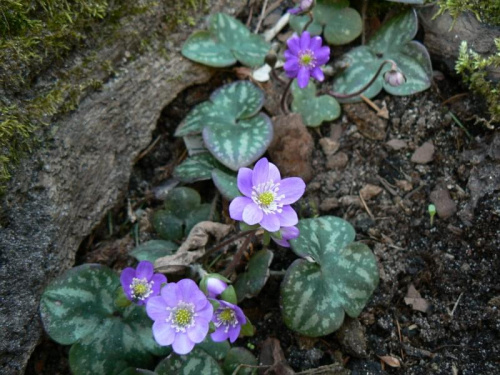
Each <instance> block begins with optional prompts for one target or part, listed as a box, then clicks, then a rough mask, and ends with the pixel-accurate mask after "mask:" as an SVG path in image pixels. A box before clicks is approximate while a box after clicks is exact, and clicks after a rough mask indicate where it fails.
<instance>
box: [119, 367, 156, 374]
mask: <svg viewBox="0 0 500 375" xmlns="http://www.w3.org/2000/svg"><path fill="white" fill-rule="evenodd" d="M120 375H156V373H155V372H153V371H149V370H144V369H142V368H135V367H129V368H127V369H125V370H124V371H122V372H120Z"/></svg>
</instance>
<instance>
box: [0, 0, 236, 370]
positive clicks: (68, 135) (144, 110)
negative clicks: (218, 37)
mask: <svg viewBox="0 0 500 375" xmlns="http://www.w3.org/2000/svg"><path fill="white" fill-rule="evenodd" d="M174 5H175V4H170V5H165V6H163V7H162V8H161V9H162V11H163V12H167V13H168V12H171V13H170V14H172V12H173V10H172V9H173V7H174ZM209 5H210V7H209V9H210V10H211V11H212V12H216V11H220V10H221V9H224V11H225V12H227V13H233V14H234V13H235V12H236V11H238V10H240V9H242V7H243V6H244V5H245V2H244V1H239V0H233V1H230V0H211V1H209ZM201 16H203V14H202V12H200V13H199V16H198V17H197V18H196V19H197V21H199V20H200V19H201ZM151 17H152V18H151V19H147V20H148V21H149V22H156V23H157V26H158V27H161V22H162V20H163V18H162V16H161V14H154V15H151ZM129 26H130V25H129ZM198 26H199V25H198ZM135 27H136V28H137V30H138V37H140V36H141V35H140V30H141V28H140V25H135ZM192 30H193V29H189V28H187V27H182V30H177V31H176V32H174V33H172V34H171V35H170V39H169V43H171V44H172V45H173V46H174V51H177V52H174V53H171V54H169V56H168V59H166V58H165V57H164V55H162V54H160V53H159V51H158V50H155V49H151V50H149V51H147V52H145V53H144V54H143V55H142V56H138V57H137V58H135V59H134V60H133V61H130V62H129V63H128V64H127V65H126V66H125V67H124V68H123V69H122V70H121V71H120V72H119V73H118V74H117V75H116V77H115V78H114V79H113V80H111V81H109V82H108V83H107V84H105V85H104V86H103V87H102V89H101V90H100V91H99V92H94V93H92V94H90V95H88V96H87V97H86V98H85V99H83V101H82V102H81V103H80V105H79V106H78V108H77V109H76V110H75V111H73V112H72V113H70V114H69V115H67V116H65V117H63V118H60V119H58V121H57V122H56V123H54V124H53V125H52V127H51V129H50V130H49V132H47V134H48V135H47V136H44V137H42V138H43V139H44V143H43V144H44V147H43V148H40V149H39V150H37V151H35V152H34V153H33V154H32V155H31V156H30V157H29V158H27V159H25V160H24V161H23V162H22V164H21V165H19V167H18V168H17V171H16V173H15V175H14V177H13V179H12V180H11V182H10V183H9V186H8V188H7V193H6V195H5V197H4V199H3V202H2V209H1V220H0V225H1V226H0V254H1V263H0V264H1V268H0V296H2V300H1V304H0V326H1V327H2V329H1V333H0V336H1V337H0V373H1V374H5V375H8V374H21V373H24V369H25V366H26V363H27V361H28V359H29V357H30V355H31V352H32V351H33V349H34V348H35V346H36V344H37V342H38V340H39V338H40V334H41V329H42V327H41V323H40V319H39V317H38V303H39V298H40V295H41V293H42V291H43V289H44V288H45V286H46V285H47V284H48V283H49V282H50V281H51V280H52V279H53V278H54V277H55V276H57V275H58V274H60V273H62V272H63V271H65V270H66V269H68V268H69V267H71V266H72V265H73V264H74V260H75V254H76V251H77V249H78V247H79V245H80V242H81V241H82V239H84V238H85V237H86V236H87V235H89V234H90V232H91V231H92V230H93V229H94V227H95V226H96V225H97V224H98V223H99V222H100V221H101V220H102V218H103V217H104V215H105V214H106V212H107V211H108V210H109V209H111V208H112V207H113V206H114V205H115V204H116V203H117V201H118V199H120V198H121V197H123V196H124V194H125V193H126V191H127V185H128V181H129V177H130V173H131V169H132V166H133V164H134V159H135V158H136V156H137V155H138V154H139V153H140V151H141V150H142V149H144V148H145V147H146V146H147V145H148V143H149V142H150V141H151V134H152V131H153V130H154V128H155V126H156V121H157V119H158V118H159V116H160V113H161V111H162V109H163V108H164V107H165V106H166V105H167V104H168V103H169V102H171V101H172V100H173V99H174V98H175V97H176V96H177V94H178V93H180V92H181V91H182V90H184V89H185V88H186V87H188V86H191V85H194V84H200V83H203V82H206V81H208V79H209V78H210V77H211V75H212V72H213V71H212V70H211V69H208V68H205V67H202V66H200V65H198V64H194V63H191V62H190V61H188V60H186V59H184V58H183V57H182V56H181V55H180V53H178V51H179V49H180V46H181V44H182V42H183V41H184V40H185V39H186V38H187V37H188V36H189V34H190V33H191V31H192ZM116 48H126V46H116ZM97 53H99V51H97Z"/></svg>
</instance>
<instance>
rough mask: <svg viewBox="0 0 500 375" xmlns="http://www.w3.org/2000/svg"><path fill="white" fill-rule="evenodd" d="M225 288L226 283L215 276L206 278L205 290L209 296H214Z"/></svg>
mask: <svg viewBox="0 0 500 375" xmlns="http://www.w3.org/2000/svg"><path fill="white" fill-rule="evenodd" d="M226 288H227V284H226V283H225V282H224V281H222V280H220V279H217V278H215V277H209V278H208V280H207V291H208V296H209V297H210V298H215V297H217V296H218V295H219V294H221V293H222V292H223V291H225V290H226Z"/></svg>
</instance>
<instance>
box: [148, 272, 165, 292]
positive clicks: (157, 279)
mask: <svg viewBox="0 0 500 375" xmlns="http://www.w3.org/2000/svg"><path fill="white" fill-rule="evenodd" d="M151 281H152V282H153V284H152V286H151V289H153V295H154V296H157V295H158V294H160V289H161V284H163V283H166V282H167V278H166V277H165V275H162V274H161V273H155V274H154V275H153V277H152V278H151Z"/></svg>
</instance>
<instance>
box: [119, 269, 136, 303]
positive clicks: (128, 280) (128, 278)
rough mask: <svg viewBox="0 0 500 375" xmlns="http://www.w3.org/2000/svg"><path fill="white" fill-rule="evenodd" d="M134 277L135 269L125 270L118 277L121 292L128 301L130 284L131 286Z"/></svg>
mask: <svg viewBox="0 0 500 375" xmlns="http://www.w3.org/2000/svg"><path fill="white" fill-rule="evenodd" d="M134 277H135V269H133V268H132V267H127V268H125V269H124V270H123V271H122V273H121V275H120V283H121V284H122V288H123V291H124V292H125V294H126V295H127V297H128V298H129V299H131V298H132V297H131V295H130V284H132V280H133V279H134Z"/></svg>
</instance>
